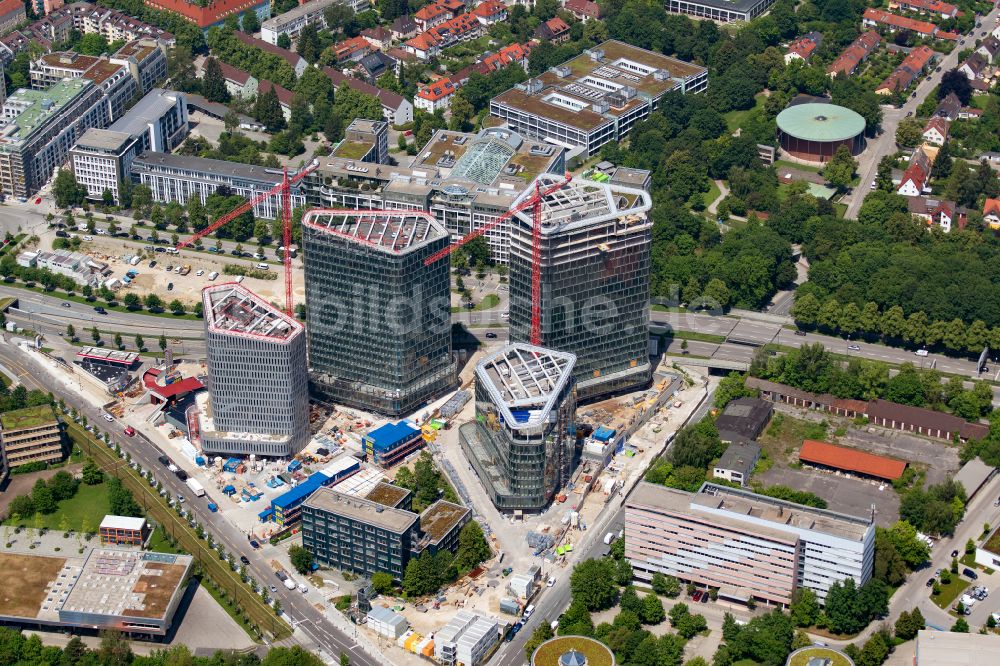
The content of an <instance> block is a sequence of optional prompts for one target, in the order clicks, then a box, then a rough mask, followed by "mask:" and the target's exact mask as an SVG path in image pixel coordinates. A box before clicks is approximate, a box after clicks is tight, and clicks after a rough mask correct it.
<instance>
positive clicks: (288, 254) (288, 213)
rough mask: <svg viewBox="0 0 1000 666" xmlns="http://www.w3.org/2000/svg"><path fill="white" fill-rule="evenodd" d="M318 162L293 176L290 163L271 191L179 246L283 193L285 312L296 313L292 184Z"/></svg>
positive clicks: (231, 212)
mask: <svg viewBox="0 0 1000 666" xmlns="http://www.w3.org/2000/svg"><path fill="white" fill-rule="evenodd" d="M318 166H319V162H318V161H317V160H313V161H312V163H310V164H309V165H308V166H306V167H304V168H303V169H302V170H301V171H299V172H298V173H297V174H295V175H294V176H292V177H291V178H289V177H288V167H285V169H284V175H283V176H282V178H281V182H280V183H278V184H277V185H275V186H274V187H272V188H271V189H269V190H268V191H267V192H262V193H260V194H258V195H257V196H255V197H253V198H252V199H250V200H249V201H247V202H246V203H244V204H243V205H241V206H239V207H237V208H234V209H233V210H231V211H229V212H228V213H226V214H225V215H223V216H222V217H220V218H219V219H217V220H216V221H215V222H212V223H211V224H210V225H208V226H207V227H205V228H204V229H202V230H201V231H199V232H197V233H196V234H194V235H193V236H191V237H189V238H185V239H184V240H182V241H180V242H179V243H177V249H178V250H179V249H181V248H184V247H188V246H190V245H192V244H194V243H195V242H196V241H198V240H200V239H202V238H204V237H205V236H207V235H209V234H210V233H212V232H214V231H216V230H217V229H220V228H221V227H223V226H225V225H226V224H228V223H229V222H232V221H233V220H235V219H236V218H237V217H239V216H240V215H242V214H243V213H245V212H247V211H248V210H253V209H254V207H255V206H256V205H257V204H259V203H261V202H262V201H265V200H266V199H268V198H270V197H273V196H274V195H276V194H277V195H280V196H281V219H282V222H283V225H282V232H281V240H282V243H283V246H284V250H285V252H284V258H283V261H284V268H285V314H287V315H288V316H289V317H292V316H294V314H293V313H292V185H293V184H295V183H297V182H299V181H300V180H302V179H303V178H305V177H306V176H308V175H309V174H310V173H312V172H313V171H315V170H316V167H318Z"/></svg>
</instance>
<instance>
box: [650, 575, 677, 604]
mask: <svg viewBox="0 0 1000 666" xmlns="http://www.w3.org/2000/svg"><path fill="white" fill-rule="evenodd" d="M652 586H653V591H654V592H656V593H657V594H662V595H663V596H665V597H670V598H671V599H674V598H676V597H678V596H679V595H680V593H681V583H680V581H679V580H677V579H676V578H674V577H673V576H664V575H663V574H662V573H660V572H659V571H657V572H656V573H655V574H653V580H652Z"/></svg>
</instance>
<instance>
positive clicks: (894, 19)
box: [864, 7, 937, 35]
mask: <svg viewBox="0 0 1000 666" xmlns="http://www.w3.org/2000/svg"><path fill="white" fill-rule="evenodd" d="M864 18H865V19H867V20H869V21H874V22H875V23H882V24H884V25H891V26H892V27H894V28H902V29H903V30H912V31H913V32H919V33H920V34H922V35H933V34H934V33H935V32H937V26H936V25H934V24H933V23H928V22H927V21H917V20H915V19H911V18H907V17H905V16H898V15H896V14H890V13H889V12H887V11H884V10H882V9H874V8H872V7H869V8H868V9H866V10H865V13H864Z"/></svg>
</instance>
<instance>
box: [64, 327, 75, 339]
mask: <svg viewBox="0 0 1000 666" xmlns="http://www.w3.org/2000/svg"><path fill="white" fill-rule="evenodd" d="M66 337H67V338H69V339H70V341H71V342H72V341H73V340H76V329H75V328H73V324H66Z"/></svg>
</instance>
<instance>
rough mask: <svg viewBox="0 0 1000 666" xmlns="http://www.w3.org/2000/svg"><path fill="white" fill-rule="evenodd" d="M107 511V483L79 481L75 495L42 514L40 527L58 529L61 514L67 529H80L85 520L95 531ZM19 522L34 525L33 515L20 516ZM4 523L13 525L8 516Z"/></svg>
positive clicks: (29, 525) (108, 511)
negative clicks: (89, 484) (50, 511)
mask: <svg viewBox="0 0 1000 666" xmlns="http://www.w3.org/2000/svg"><path fill="white" fill-rule="evenodd" d="M109 513H111V508H110V506H109V504H108V487H107V485H106V484H103V483H101V484H99V485H96V486H88V485H85V484H82V483H81V484H80V487H79V488H78V489H77V491H76V495H74V496H73V497H71V498H70V499H68V500H63V501H62V502H59V508H58V509H56V510H55V512H54V513H50V514H49V515H47V516H44V515H43V516H42V527H47V528H48V529H50V530H59V529H61V528H60V527H59V523H61V522H62V519H63V516H65V517H66V522H67V523H68V524H69V529H71V530H81V526H82V525H83V522H84V520H86V521H87V528H88V530H89V531H92V532H96V531H97V527H98V526H99V525H100V524H101V520H103V519H104V516H105V515H107V514H109ZM19 522H20V524H21V525H25V526H28V527H34V518H33V517H30V516H29V517H26V518H25V517H22V518H21V520H20V521H19ZM4 524H5V525H13V524H14V523H13V522H11V520H10V519H9V518H8V519H7V520H5V521H4Z"/></svg>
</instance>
